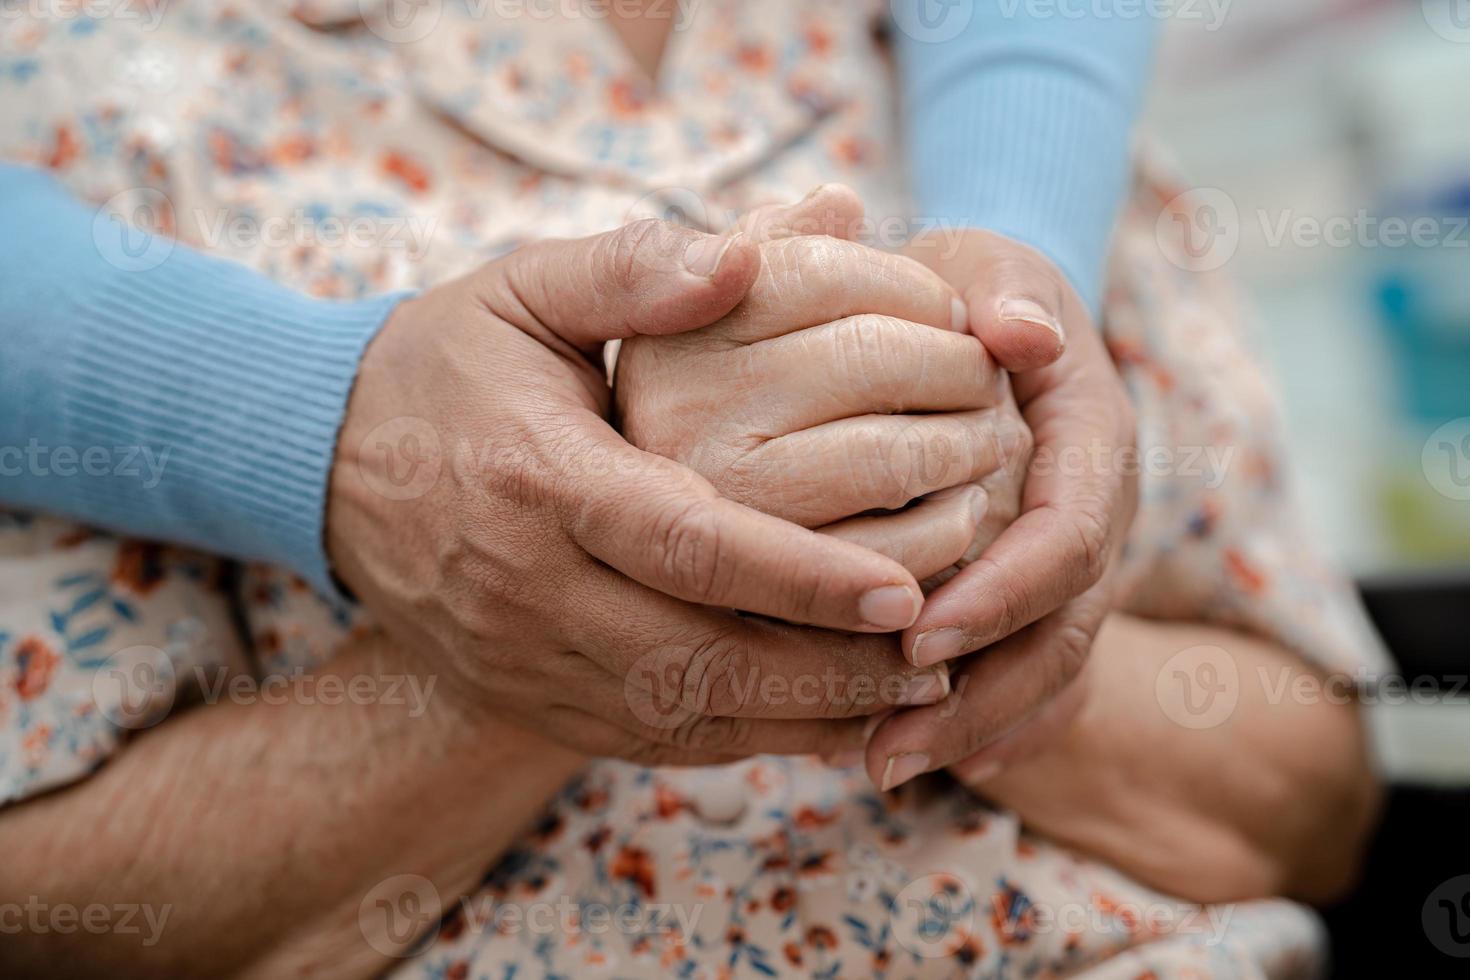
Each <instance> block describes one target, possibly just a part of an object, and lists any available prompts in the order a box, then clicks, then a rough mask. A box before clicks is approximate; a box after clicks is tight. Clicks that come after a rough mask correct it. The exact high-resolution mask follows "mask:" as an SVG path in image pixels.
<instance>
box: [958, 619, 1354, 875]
mask: <svg viewBox="0 0 1470 980" xmlns="http://www.w3.org/2000/svg"><path fill="white" fill-rule="evenodd" d="M1199 647H1210V648H1216V650H1215V651H1214V652H1210V653H1208V654H1204V655H1203V656H1204V658H1205V659H1191V658H1179V659H1174V658H1176V655H1178V654H1180V653H1181V651H1186V650H1191V649H1194V648H1199ZM1220 651H1223V653H1221V652H1220ZM1206 660H1208V661H1209V662H1210V663H1212V664H1216V666H1220V665H1223V664H1224V663H1226V662H1228V663H1230V664H1233V666H1234V668H1235V671H1236V673H1235V677H1236V678H1238V681H1233V680H1231V679H1230V674H1229V671H1228V670H1223V668H1222V670H1223V673H1220V672H1217V673H1216V674H1215V675H1214V676H1215V677H1216V678H1217V679H1220V678H1223V680H1219V683H1224V684H1225V685H1226V686H1225V687H1223V688H1219V689H1218V691H1217V693H1216V695H1215V696H1216V697H1218V698H1220V699H1221V700H1220V701H1218V702H1213V703H1211V706H1210V708H1209V709H1208V710H1209V713H1201V714H1198V715H1195V714H1190V713H1189V709H1188V708H1187V707H1185V705H1184V703H1183V702H1182V701H1178V700H1177V699H1178V698H1180V697H1184V696H1190V697H1193V698H1195V699H1196V701H1195V702H1194V703H1195V706H1196V707H1198V705H1199V703H1200V702H1199V700H1198V699H1200V698H1201V697H1202V696H1204V694H1205V692H1204V690H1203V689H1202V688H1200V687H1199V686H1198V682H1199V681H1201V680H1208V679H1209V677H1208V676H1207V675H1206V674H1204V673H1200V672H1198V668H1199V666H1200V664H1202V663H1205V662H1206ZM1103 671H1117V672H1118V673H1116V674H1114V675H1113V676H1112V677H1111V678H1107V677H1103V676H1101V672H1103ZM1179 671H1182V672H1183V674H1184V675H1185V676H1186V677H1188V678H1190V679H1191V682H1192V683H1195V684H1196V686H1195V687H1194V688H1193V689H1192V690H1189V691H1187V692H1186V688H1185V687H1184V686H1183V684H1182V682H1179V683H1176V681H1177V680H1178V677H1179V674H1178V672H1179ZM1088 674H1089V675H1092V676H1091V677H1090V683H1091V684H1092V685H1093V687H1092V689H1091V690H1090V691H1089V696H1088V698H1087V700H1086V702H1085V706H1084V708H1083V710H1082V712H1081V713H1080V715H1079V717H1078V718H1077V720H1076V722H1075V724H1074V725H1073V727H1072V729H1071V730H1070V732H1069V735H1068V738H1067V741H1066V744H1064V745H1062V746H1058V747H1057V749H1056V750H1055V751H1056V753H1059V754H1062V755H1067V754H1070V755H1073V756H1074V757H1075V758H1081V759H1087V760H1088V764H1087V765H1084V766H1074V767H1071V768H1069V769H1068V773H1069V775H1068V778H1069V779H1073V780H1075V781H1076V785H1075V786H1074V787H1073V788H1072V789H1071V790H1070V791H1069V794H1068V795H1069V798H1071V799H1075V800H1076V801H1078V804H1077V805H1072V806H1058V805H1055V804H1056V800H1055V798H1054V793H1053V794H1051V795H1050V796H1047V794H1048V789H1049V788H1048V787H1047V786H1046V785H1045V781H1046V780H1048V779H1054V778H1055V776H1056V773H1057V769H1055V768H1052V767H1051V765H1050V764H1049V763H1048V762H1047V761H1046V760H1045V759H1043V760H1042V761H1041V762H1040V764H1038V765H1036V766H1027V765H1019V766H1017V767H1016V769H1015V770H1014V771H1013V772H1009V773H1007V774H1005V775H1003V776H1001V777H1000V778H999V779H997V780H995V781H994V782H993V783H987V784H986V787H985V791H986V792H987V793H994V794H995V795H996V798H997V799H998V800H1000V801H1001V802H1003V803H1005V804H1006V805H1010V806H1015V807H1016V808H1017V809H1018V810H1020V811H1021V812H1022V814H1023V816H1027V819H1028V822H1030V823H1031V824H1032V825H1033V826H1035V827H1036V829H1038V830H1040V831H1042V832H1044V833H1047V834H1049V835H1052V836H1055V837H1057V838H1059V839H1061V840H1064V841H1065V842H1067V843H1069V844H1071V845H1073V846H1075V847H1077V848H1079V849H1080V850H1083V851H1086V852H1089V853H1093V854H1096V855H1099V856H1101V857H1103V858H1105V859H1106V860H1108V861H1109V862H1111V863H1113V864H1115V865H1117V866H1118V867H1119V868H1121V869H1122V870H1124V871H1125V872H1127V873H1128V874H1130V875H1133V876H1134V877H1136V878H1138V879H1139V880H1141V881H1143V882H1145V883H1147V884H1150V885H1152V886H1154V887H1158V888H1161V889H1163V890H1166V891H1169V892H1171V893H1173V894H1177V895H1179V896H1181V897H1185V898H1189V899H1192V900H1196V901H1232V900H1237V899H1248V898H1261V897H1266V896H1269V895H1287V896H1290V897H1294V898H1300V899H1303V900H1307V901H1320V900H1325V899H1327V898H1330V897H1331V896H1332V895H1334V894H1336V893H1339V892H1340V891H1341V890H1342V889H1343V888H1345V887H1346V886H1347V885H1348V884H1349V883H1350V882H1351V880H1352V878H1353V876H1354V874H1355V873H1356V868H1357V864H1358V862H1359V860H1360V856H1361V851H1362V848H1363V847H1364V845H1365V842H1366V840H1367V837H1368V835H1369V833H1370V831H1371V828H1372V825H1373V822H1374V821H1375V819H1376V816H1377V809H1378V801H1379V787H1378V785H1377V782H1376V780H1375V778H1374V776H1373V773H1372V769H1371V767H1370V764H1369V759H1368V745H1367V740H1366V736H1365V733H1364V731H1363V728H1362V726H1361V724H1360V722H1359V719H1358V710H1357V706H1356V705H1355V704H1352V703H1342V702H1343V699H1341V698H1336V699H1335V698H1329V697H1326V696H1318V697H1303V696H1297V695H1295V694H1293V693H1292V692H1293V691H1302V690H1316V691H1318V692H1320V691H1322V688H1321V687H1320V686H1318V685H1319V684H1320V681H1321V678H1320V677H1319V675H1318V674H1317V673H1316V671H1315V670H1314V669H1313V668H1312V667H1310V666H1308V665H1306V664H1305V663H1304V662H1303V661H1302V660H1301V659H1300V658H1299V657H1297V656H1296V655H1294V654H1292V653H1290V652H1289V651H1287V650H1285V649H1283V648H1281V647H1279V646H1277V645H1274V644H1272V643H1270V642H1267V641H1264V640H1260V639H1256V638H1252V637H1246V636H1243V635H1241V634H1238V633H1233V632H1230V631H1227V630H1223V629H1218V628H1215V627H1209V626H1202V625H1197V624H1179V623H1162V622H1153V621H1146V620H1139V619H1133V618H1130V617H1124V616H1113V617H1112V618H1110V619H1109V621H1108V623H1107V624H1106V625H1105V627H1104V628H1103V630H1102V632H1101V633H1100V634H1099V637H1098V641H1097V646H1096V647H1095V648H1094V651H1093V654H1092V661H1091V662H1090V664H1089V667H1088ZM1161 678H1162V680H1161ZM1232 697H1238V700H1237V701H1236V702H1235V703H1234V707H1233V708H1231V707H1230V699H1231V698H1232ZM1181 719H1183V720H1185V721H1188V722H1190V723H1191V724H1190V725H1185V724H1181V723H1180V720H1181ZM1043 799H1046V803H1045V804H1039V801H1041V800H1043ZM1081 801H1086V803H1085V805H1081ZM1028 811H1029V816H1028V815H1027V814H1028Z"/></svg>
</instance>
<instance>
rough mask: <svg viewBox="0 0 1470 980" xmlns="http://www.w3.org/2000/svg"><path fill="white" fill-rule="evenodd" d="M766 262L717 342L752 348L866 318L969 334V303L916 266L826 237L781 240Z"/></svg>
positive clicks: (765, 254) (764, 251)
mask: <svg viewBox="0 0 1470 980" xmlns="http://www.w3.org/2000/svg"><path fill="white" fill-rule="evenodd" d="M760 255H761V268H760V271H759V273H758V274H757V276H756V278H755V283H754V284H753V285H752V286H751V288H750V291H749V295H748V296H747V297H746V298H745V299H744V300H743V301H742V302H741V303H740V304H739V305H738V306H736V307H735V309H734V310H733V311H731V313H730V315H729V316H728V317H726V318H725V320H724V321H723V322H722V323H721V324H720V325H719V326H718V327H717V328H715V329H714V330H712V331H711V336H718V337H720V338H721V339H724V340H727V341H729V342H731V343H737V344H751V343H755V342H757V341H760V340H767V339H769V338H771V337H779V336H782V335H784V334H788V333H792V332H794V331H797V330H802V329H805V328H807V327H814V326H817V325H818V324H822V323H829V322H831V321H833V320H841V319H843V318H845V317H849V316H855V315H857V314H859V313H877V314H883V315H886V316H891V317H897V318H899V319H902V320H910V321H912V322H914V323H922V324H925V325H927V326H931V327H935V328H937V329H940V330H950V331H956V332H963V331H964V326H965V323H966V322H967V319H968V313H967V312H966V310H965V304H964V302H963V301H962V300H961V299H960V297H959V295H958V294H957V293H956V292H955V291H954V289H953V288H951V287H950V285H949V284H948V283H946V282H945V281H944V280H943V279H941V278H940V277H939V275H938V274H937V273H934V272H932V271H930V270H929V269H928V268H926V267H924V266H923V265H920V264H919V263H918V262H915V261H914V260H913V259H909V258H905V257H904V256H901V255H895V254H893V253H891V252H882V251H879V250H878V249H874V248H869V247H868V246H866V245H859V244H857V243H855V242H845V241H841V240H839V239H836V238H831V237H827V236H821V235H813V236H806V237H802V238H784V239H778V240H775V241H772V242H769V243H767V244H765V245H762V246H761V247H760Z"/></svg>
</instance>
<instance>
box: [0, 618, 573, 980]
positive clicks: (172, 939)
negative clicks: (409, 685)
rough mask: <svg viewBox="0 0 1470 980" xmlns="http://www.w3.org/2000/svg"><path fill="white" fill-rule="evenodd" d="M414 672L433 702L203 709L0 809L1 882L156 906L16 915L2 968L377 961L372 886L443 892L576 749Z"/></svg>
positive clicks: (374, 646)
mask: <svg viewBox="0 0 1470 980" xmlns="http://www.w3.org/2000/svg"><path fill="white" fill-rule="evenodd" d="M402 660H403V658H401V657H400V656H398V655H397V654H396V653H394V652H392V651H390V650H388V649H387V648H386V643H385V642H384V641H381V640H377V639H369V640H365V641H358V642H356V643H354V644H353V646H352V648H351V649H350V650H348V651H347V652H344V653H343V654H342V655H341V656H340V657H339V658H338V659H337V660H335V661H334V662H333V663H332V664H330V665H329V666H328V667H327V668H326V669H325V670H324V671H323V672H322V673H323V674H324V675H328V674H329V675H336V676H338V677H341V678H343V679H344V681H350V680H351V679H352V678H354V677H371V678H379V679H381V678H387V677H394V676H400V675H402V674H403V673H404V672H405V670H409V669H411V668H408V667H406V665H405V664H404V663H403V662H402ZM427 684H428V679H427V678H425V679H424V680H423V681H422V683H421V685H420V690H424V689H428V688H427ZM378 689H379V690H386V685H380V686H379V688H378ZM428 690H430V691H431V693H430V694H429V696H428V698H427V700H426V701H425V702H424V703H426V705H427V710H421V709H422V705H417V706H416V705H415V704H414V703H412V699H397V698H393V699H389V698H382V699H379V701H380V702H386V701H390V700H392V701H397V700H408V701H410V703H408V704H388V703H372V704H367V703H356V704H354V703H342V704H338V705H328V704H325V703H312V704H307V703H294V702H293V703H283V704H267V703H263V702H256V703H250V704H238V703H223V704H219V705H215V706H210V707H205V708H199V709H196V710H194V711H191V712H189V713H188V714H185V715H183V716H182V717H178V718H174V719H171V720H169V721H167V722H165V723H164V724H163V725H161V726H160V727H158V728H157V729H155V730H152V731H149V732H148V733H146V734H145V735H143V736H142V737H140V738H139V739H138V741H137V742H136V743H135V744H133V745H132V746H131V747H129V748H128V749H127V751H125V752H123V753H122V754H121V755H120V756H119V757H118V758H116V759H115V760H113V761H112V762H110V763H109V764H108V765H107V766H106V767H104V768H103V769H101V770H100V771H99V772H98V773H97V774H96V775H95V776H93V777H92V778H91V779H89V780H87V781H85V782H83V783H80V784H78V785H76V786H74V787H71V788H68V789H66V790H64V791H61V792H57V793H55V794H52V795H50V796H46V797H42V798H39V799H36V800H33V801H30V802H27V803H25V804H22V805H20V806H18V807H15V808H12V809H9V810H5V811H0V853H4V854H5V855H6V856H7V857H6V860H5V861H4V862H0V901H4V902H7V903H17V904H21V905H24V904H25V903H26V902H27V901H28V900H30V898H31V896H35V897H36V899H38V900H39V901H40V902H43V903H45V904H46V905H47V906H49V907H50V908H53V909H54V908H57V907H60V906H66V905H70V906H74V907H76V908H84V907H86V906H89V905H94V904H99V903H100V904H102V905H105V906H118V905H138V906H142V907H143V908H144V910H145V911H148V912H150V913H151V914H152V916H153V924H152V926H151V927H150V925H149V924H148V919H147V917H146V916H143V915H140V916H138V917H137V919H136V920H135V922H136V924H137V925H138V926H140V927H141V934H120V933H119V932H116V931H113V932H105V933H102V934H91V933H89V932H87V931H83V930H77V931H75V932H71V933H65V934H63V933H60V932H58V931H56V930H55V929H49V928H41V929H32V928H30V927H29V926H25V925H24V924H23V927H22V929H21V931H20V932H19V934H17V935H6V936H5V939H4V941H3V942H0V973H4V974H5V975H7V976H31V975H36V976H40V975H45V974H47V973H48V972H49V969H48V966H47V964H54V963H56V962H60V961H62V960H65V961H66V962H67V963H69V964H70V965H71V970H72V973H71V975H75V976H91V975H98V976H109V977H127V976H160V975H168V976H218V975H220V974H221V973H222V972H224V970H225V969H226V968H230V969H240V970H241V972H242V973H243V974H245V975H253V976H261V977H273V976H285V975H294V974H298V973H304V972H306V971H308V970H310V971H311V972H312V973H313V974H316V975H322V976H328V977H367V976H372V975H376V974H377V973H379V972H381V970H382V969H383V968H384V966H385V964H386V963H387V959H386V957H384V956H383V955H382V954H381V953H380V952H378V951H375V950H374V949H373V948H372V946H370V945H369V943H368V941H367V940H366V939H365V938H364V935H363V931H362V927H361V926H360V925H359V919H358V910H359V907H360V905H361V904H362V903H363V901H364V899H365V898H366V897H367V896H368V894H369V891H370V889H372V888H373V887H374V886H375V885H376V884H378V883H380V882H382V881H383V880H385V879H388V878H390V877H392V876H395V875H400V874H414V875H420V876H422V877H424V878H426V879H428V880H429V881H430V882H432V883H433V885H434V888H435V889H436V890H437V892H438V894H439V896H440V898H441V899H442V901H443V903H444V906H445V908H449V907H451V906H452V903H453V902H454V901H455V900H456V899H457V898H458V897H459V896H461V895H463V894H465V893H466V892H468V891H469V890H470V889H471V888H473V887H474V886H475V885H476V884H477V883H478V881H479V880H480V877H481V876H482V875H483V874H484V872H485V871H486V869H487V868H488V867H489V866H490V865H491V864H493V862H494V860H495V858H496V856H497V855H498V854H499V853H500V852H501V851H503V850H504V849H505V848H506V847H507V846H508V845H509V844H510V843H511V842H512V841H513V839H514V837H515V836H516V835H517V834H518V833H519V832H520V831H521V830H522V829H523V828H524V827H525V825H526V824H527V823H528V822H529V821H531V820H532V819H533V818H534V816H535V815H536V813H537V812H538V811H539V809H540V807H541V806H542V804H543V803H544V802H545V801H546V800H547V799H549V797H550V796H551V795H552V794H553V793H555V792H556V790H557V789H558V788H559V787H560V786H561V785H562V784H563V783H564V782H565V781H566V779H568V778H569V777H570V776H571V775H572V774H573V773H574V772H575V770H576V768H577V767H578V765H579V760H578V759H577V758H576V757H574V756H573V755H572V754H570V753H568V752H566V751H565V750H562V749H558V748H555V747H552V746H549V745H546V744H544V743H542V742H541V741H540V740H539V739H532V738H529V737H528V736H525V735H523V734H522V733H521V732H519V731H518V730H515V729H512V728H510V727H509V726H507V725H503V724H498V723H492V722H490V721H488V720H486V719H484V718H482V717H476V716H472V715H470V714H466V713H461V712H459V711H457V710H456V709H455V708H454V706H453V705H452V704H451V703H450V700H449V696H448V695H447V694H446V692H445V691H444V690H442V689H440V688H438V687H437V686H436V687H435V688H432V689H428ZM318 700H319V701H320V700H325V699H318ZM343 700H344V702H351V701H352V700H354V699H350V698H348V699H343ZM357 700H361V699H357ZM533 743H534V744H533ZM165 916H166V918H165ZM160 920H161V921H160ZM6 925H7V926H12V925H13V923H7V924H6ZM419 925H420V929H421V930H422V929H428V928H433V926H434V922H433V921H432V920H428V921H424V922H422V923H419ZM7 931H12V930H11V929H9V928H8V929H7ZM150 938H151V939H153V940H154V941H153V942H151V943H148V942H145V940H149V939H150ZM247 964H248V966H245V965H247ZM242 967H243V968H242Z"/></svg>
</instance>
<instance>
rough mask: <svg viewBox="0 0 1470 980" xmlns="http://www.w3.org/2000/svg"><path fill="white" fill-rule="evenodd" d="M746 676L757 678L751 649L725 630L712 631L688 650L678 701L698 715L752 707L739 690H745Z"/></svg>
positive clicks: (731, 712) (731, 713)
mask: <svg viewBox="0 0 1470 980" xmlns="http://www.w3.org/2000/svg"><path fill="white" fill-rule="evenodd" d="M747 678H750V679H754V680H758V678H755V677H754V662H753V659H752V657H751V653H750V650H749V649H748V648H746V647H745V646H744V645H743V644H741V643H740V642H739V641H738V640H737V639H736V638H735V637H734V636H733V635H731V633H730V632H729V631H727V630H721V631H719V632H716V633H712V634H710V635H708V636H706V637H703V638H701V639H700V640H699V641H698V642H696V643H695V644H694V645H693V648H692V649H691V650H690V652H689V656H688V659H687V660H686V662H685V664H684V682H683V690H682V692H681V697H680V701H681V703H682V704H683V706H684V707H685V708H686V709H687V710H689V711H692V712H694V713H696V714H697V715H702V716H706V717H708V716H717V715H734V714H736V713H738V712H739V711H740V710H741V709H742V708H750V707H754V706H753V705H746V704H744V703H743V702H742V700H741V697H740V692H741V691H742V690H748V688H747V687H746V686H745V685H746V681H747Z"/></svg>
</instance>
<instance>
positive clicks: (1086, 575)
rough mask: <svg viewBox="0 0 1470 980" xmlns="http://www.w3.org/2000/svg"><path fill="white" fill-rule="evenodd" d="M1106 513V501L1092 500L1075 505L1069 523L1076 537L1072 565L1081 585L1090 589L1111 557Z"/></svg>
mask: <svg viewBox="0 0 1470 980" xmlns="http://www.w3.org/2000/svg"><path fill="white" fill-rule="evenodd" d="M1105 514H1106V504H1105V502H1104V501H1102V500H1093V501H1091V502H1090V503H1089V504H1088V505H1087V506H1084V507H1080V508H1078V510H1077V512H1076V514H1075V516H1074V518H1073V520H1072V524H1071V526H1072V529H1073V533H1074V534H1075V535H1076V538H1077V540H1076V544H1075V545H1074V552H1075V554H1076V556H1077V561H1076V563H1075V564H1074V566H1073V567H1075V568H1077V569H1078V576H1079V578H1080V580H1081V581H1082V583H1083V587H1084V588H1091V587H1092V586H1094V585H1096V584H1097V583H1098V582H1099V581H1100V580H1101V579H1102V577H1103V573H1104V572H1106V571H1107V567H1108V561H1109V559H1110V557H1111V554H1110V552H1111V550H1112V549H1111V535H1110V534H1109V533H1108V521H1107V518H1106V516H1105Z"/></svg>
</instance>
